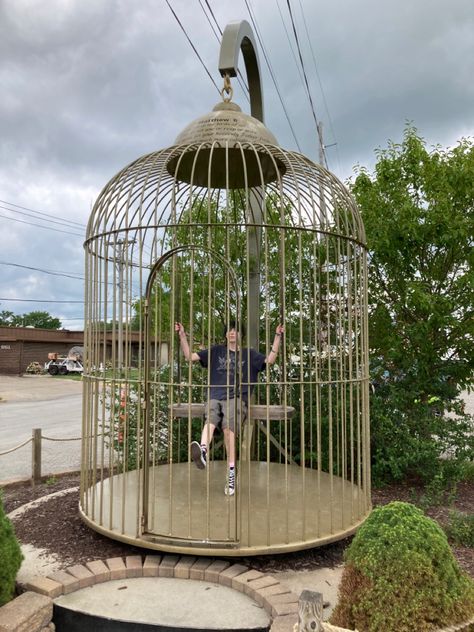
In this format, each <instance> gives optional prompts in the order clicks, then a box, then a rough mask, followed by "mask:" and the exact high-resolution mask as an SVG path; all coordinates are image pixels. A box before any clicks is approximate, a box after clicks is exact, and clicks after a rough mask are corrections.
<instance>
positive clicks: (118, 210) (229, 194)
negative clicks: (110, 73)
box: [87, 117, 365, 249]
mask: <svg viewBox="0 0 474 632" xmlns="http://www.w3.org/2000/svg"><path fill="white" fill-rule="evenodd" d="M247 118H251V117H247ZM199 120H200V119H198V121H199ZM254 120H255V119H254ZM257 122H258V121H257ZM190 127H191V131H189V132H188V131H186V130H185V131H184V132H183V136H184V139H186V138H189V140H193V137H194V131H193V129H195V128H193V124H191V126H190ZM264 129H265V128H264ZM261 136H264V134H263V133H262V134H261ZM180 139H181V135H180V136H178V139H177V140H180ZM272 140H274V137H273V135H272V134H271V133H270V132H268V133H267V134H266V138H265V143H263V142H247V141H242V140H239V139H238V138H236V137H235V138H232V139H230V138H224V137H220V136H219V137H218V138H215V139H214V140H206V141H202V142H200V143H196V142H191V143H190V144H187V143H186V144H178V145H174V146H172V147H169V148H167V149H163V150H161V151H157V152H153V153H150V154H147V155H145V156H143V157H141V158H139V159H138V160H135V161H134V162H132V163H131V164H130V165H128V166H127V167H125V168H124V169H123V170H122V171H120V172H119V173H118V174H117V175H116V176H115V177H114V178H112V179H111V180H110V182H109V183H108V184H107V185H106V186H105V187H104V189H103V191H102V192H101V194H100V195H99V197H98V199H97V202H96V204H95V207H94V210H93V212H92V214H91V217H90V220H89V225H88V230H87V243H88V247H90V248H92V249H94V248H96V247H97V243H98V242H97V240H93V239H91V238H92V237H94V236H97V235H98V234H102V235H105V234H109V235H110V237H111V238H112V241H111V243H112V244H113V241H114V239H117V238H118V237H117V236H118V234H119V233H120V232H121V231H125V232H126V233H127V235H128V237H129V238H133V239H145V240H146V242H147V243H148V244H149V246H150V247H151V246H152V245H153V244H154V241H155V239H156V237H157V236H158V237H159V235H160V233H159V232H158V233H156V230H157V229H158V230H159V229H163V228H164V227H166V226H167V225H168V224H170V223H176V222H179V221H180V217H181V215H182V214H183V212H184V211H185V210H186V208H189V206H190V205H192V204H195V203H196V200H198V199H199V198H201V197H203V196H204V197H209V198H212V197H215V196H218V197H219V198H220V200H221V201H222V200H224V199H229V200H230V199H232V200H240V201H241V203H242V204H244V205H245V200H246V198H248V194H249V191H250V190H251V191H253V193H254V194H255V195H259V196H260V197H262V198H266V199H267V200H273V201H275V204H272V205H271V207H270V205H269V207H268V212H267V216H266V217H265V216H264V215H265V214H264V215H263V216H262V218H261V221H262V222H263V223H265V222H268V223H273V224H274V223H277V222H278V212H279V207H281V206H282V205H283V206H285V207H286V208H290V207H291V209H292V212H291V213H286V216H285V223H286V224H290V225H292V226H293V227H295V228H303V229H307V230H313V231H319V232H323V233H329V234H333V235H338V236H340V237H345V238H348V239H351V240H354V241H355V242H357V243H359V244H361V245H364V244H365V231H364V226H363V223H362V220H361V217H360V213H359V210H358V208H357V206H356V204H355V202H354V200H353V198H352V196H351V194H350V192H349V191H348V190H347V188H346V187H345V186H344V185H343V183H342V182H340V180H338V178H337V177H336V176H334V175H333V174H332V173H331V172H329V171H328V170H327V169H325V168H324V167H322V166H321V165H318V164H316V163H314V162H313V161H311V160H310V159H309V158H307V157H306V156H304V155H302V154H300V153H298V152H294V151H286V150H284V149H282V148H280V147H279V146H278V145H276V144H272V143H271V142H270V141H272ZM275 142H276V141H275ZM181 173H185V179H181V178H180V177H178V176H179V175H180V174H181ZM250 174H252V176H250ZM188 176H189V177H188ZM250 179H251V182H250V181H249V180H250ZM211 183H212V184H213V186H208V184H209V185H210V184H211ZM245 183H247V186H245ZM226 184H227V186H226ZM250 184H252V186H250ZM236 185H238V186H236ZM277 200H278V202H276V201H277ZM111 209H113V212H112V211H111ZM214 219H216V220H218V218H217V216H216V217H214ZM254 220H255V218H251V217H249V219H248V221H249V223H253V222H254ZM137 243H138V242H137ZM94 244H95V245H94Z"/></svg>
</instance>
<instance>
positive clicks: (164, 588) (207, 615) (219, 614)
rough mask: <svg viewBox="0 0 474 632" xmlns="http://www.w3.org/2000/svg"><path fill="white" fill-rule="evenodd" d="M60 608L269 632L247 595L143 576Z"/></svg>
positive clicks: (69, 599)
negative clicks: (266, 630) (266, 631)
mask: <svg viewBox="0 0 474 632" xmlns="http://www.w3.org/2000/svg"><path fill="white" fill-rule="evenodd" d="M54 602H55V604H57V605H58V606H61V607H63V608H68V609H70V610H74V611H76V612H83V613H87V614H89V615H92V616H99V617H102V618H108V619H114V620H119V621H133V622H138V623H146V624H153V625H157V626H164V627H166V626H167V627H170V628H185V629H186V628H189V629H190V630H193V629H199V630H222V631H224V630H235V629H237V628H239V629H248V630H261V629H268V627H269V625H270V618H269V616H268V614H267V613H266V612H265V610H264V609H263V608H262V607H261V606H259V605H258V604H257V603H256V602H255V601H253V600H252V599H250V598H249V597H248V596H247V595H244V594H243V593H241V592H238V591H236V590H233V589H231V588H227V587H226V586H221V585H220V584H215V583H211V582H205V581H193V580H190V579H171V578H163V577H138V578H134V579H123V580H120V579H117V580H113V581H109V582H105V583H103V584H96V585H94V586H91V587H89V588H83V589H81V590H77V591H76V592H73V593H70V594H69V595H62V596H61V597H58V598H57V599H55V600H54Z"/></svg>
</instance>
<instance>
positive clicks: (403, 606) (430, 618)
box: [331, 502, 474, 632]
mask: <svg viewBox="0 0 474 632" xmlns="http://www.w3.org/2000/svg"><path fill="white" fill-rule="evenodd" d="M473 614H474V583H473V581H472V580H471V579H470V578H469V577H468V576H467V575H466V574H465V573H464V572H463V571H461V569H460V568H459V566H458V564H457V562H456V560H455V559H454V557H453V554H452V551H451V549H450V548H449V544H448V541H447V538H446V535H445V533H444V532H443V530H442V529H441V528H440V527H439V526H438V524H437V523H436V522H434V521H433V520H431V519H430V518H427V517H426V516H425V515H424V514H423V512H422V511H421V510H420V509H418V508H417V507H415V506H413V505H410V504H409V503H402V502H392V503H390V504H389V505H386V506H384V507H380V508H377V509H374V511H373V512H372V513H371V514H370V516H369V518H368V519H367V520H366V522H365V523H364V524H363V525H362V527H361V528H360V529H359V531H358V533H357V535H356V536H355V538H354V540H353V542H352V544H351V545H350V547H349V548H348V549H347V551H346V567H345V569H344V572H343V576H342V579H341V585H340V588H339V600H338V603H337V605H336V608H335V610H334V613H333V615H332V618H331V623H334V624H335V625H339V626H342V627H346V628H351V629H354V628H357V629H358V630H360V631H361V632H362V631H363V632H380V631H381V630H383V631H384V632H395V631H396V632H414V631H415V630H416V632H428V631H430V630H436V629H437V628H441V627H443V626H447V625H451V624H455V623H461V622H463V621H466V620H468V619H469V618H470V617H472V615H473Z"/></svg>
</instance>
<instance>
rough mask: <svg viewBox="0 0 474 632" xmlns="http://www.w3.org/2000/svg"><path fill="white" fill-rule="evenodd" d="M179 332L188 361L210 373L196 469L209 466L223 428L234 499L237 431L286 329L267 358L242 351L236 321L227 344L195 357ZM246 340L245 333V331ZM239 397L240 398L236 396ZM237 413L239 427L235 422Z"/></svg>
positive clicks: (194, 449) (226, 333) (277, 335)
mask: <svg viewBox="0 0 474 632" xmlns="http://www.w3.org/2000/svg"><path fill="white" fill-rule="evenodd" d="M175 331H176V332H177V333H178V334H179V342H180V345H181V350H182V351H183V354H184V357H185V358H186V360H190V361H191V362H197V361H199V362H200V363H201V366H202V367H203V368H208V367H209V371H210V388H209V395H208V402H207V406H206V413H205V415H206V423H205V425H204V428H203V431H202V434H201V442H200V443H198V442H197V441H193V442H192V443H191V458H192V459H193V461H194V463H195V464H196V466H197V467H198V468H199V469H200V470H202V469H204V468H205V467H206V465H207V453H208V450H209V445H210V443H211V441H212V437H213V435H214V431H215V429H216V428H217V427H218V426H220V427H221V428H222V430H223V432H224V442H225V448H226V453H227V463H228V474H227V482H226V486H225V490H224V491H225V493H226V494H227V495H228V496H233V495H234V493H235V427H236V426H237V432H239V431H240V420H241V419H242V420H243V421H244V420H245V418H246V416H247V407H248V400H249V395H251V394H252V390H253V388H254V386H255V383H256V382H257V377H258V374H259V372H260V371H263V370H264V369H265V366H266V365H267V364H274V362H275V360H276V359H277V356H278V350H279V348H280V341H281V336H282V334H283V331H284V328H283V325H278V326H277V328H276V333H275V338H274V340H273V344H272V347H271V351H270V353H269V354H268V355H267V357H265V356H264V355H263V354H262V353H259V352H258V351H256V350H255V349H252V348H250V349H248V348H245V347H244V348H241V347H240V335H239V333H238V331H237V327H236V323H235V321H234V320H232V321H231V322H230V323H229V326H228V327H226V328H225V330H224V336H225V338H226V344H218V345H213V346H212V347H211V348H210V349H204V350H202V351H198V352H197V353H196V352H193V353H191V351H190V349H189V344H188V339H187V336H186V332H185V330H184V327H183V325H182V324H181V323H175ZM242 336H243V337H244V336H245V331H244V330H243V328H242ZM238 351H239V352H240V359H241V371H240V374H241V376H242V388H241V392H240V393H234V383H235V356H236V353H237V352H238ZM236 395H237V396H236ZM235 413H237V423H236V420H235Z"/></svg>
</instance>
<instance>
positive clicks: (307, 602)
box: [298, 590, 324, 632]
mask: <svg viewBox="0 0 474 632" xmlns="http://www.w3.org/2000/svg"><path fill="white" fill-rule="evenodd" d="M323 630H324V628H323V596H322V594H321V593H317V592H313V591H312V590H303V592H302V593H301V595H300V599H299V604H298V632H323Z"/></svg>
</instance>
